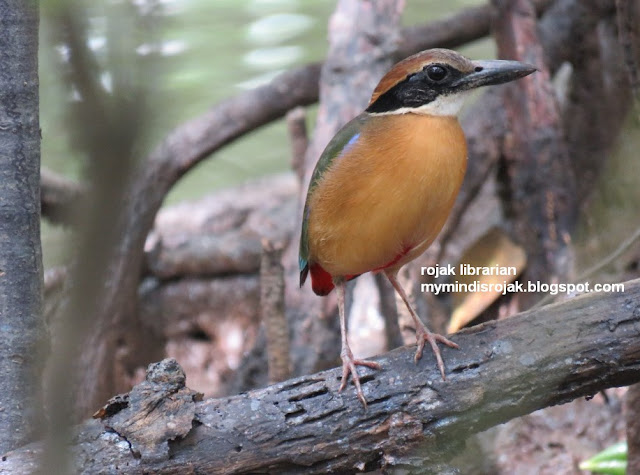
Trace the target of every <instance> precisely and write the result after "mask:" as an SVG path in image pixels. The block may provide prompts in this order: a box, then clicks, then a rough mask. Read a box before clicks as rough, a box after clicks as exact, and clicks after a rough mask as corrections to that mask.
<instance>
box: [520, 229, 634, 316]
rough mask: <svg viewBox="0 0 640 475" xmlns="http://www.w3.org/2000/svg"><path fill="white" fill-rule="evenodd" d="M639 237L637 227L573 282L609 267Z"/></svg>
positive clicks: (549, 297)
mask: <svg viewBox="0 0 640 475" xmlns="http://www.w3.org/2000/svg"><path fill="white" fill-rule="evenodd" d="M638 239H640V228H638V229H636V230H635V231H634V232H633V234H632V235H631V236H629V237H628V238H627V239H625V240H624V241H623V242H622V243H621V244H620V245H619V246H618V247H617V249H616V250H615V251H613V252H612V253H611V254H609V255H608V256H607V257H605V258H604V259H602V260H601V261H600V262H598V263H596V264H594V265H593V266H591V267H589V268H588V269H587V270H585V271H583V272H581V273H580V275H578V277H576V278H575V279H573V280H572V281H571V282H572V283H574V284H575V283H577V282H582V281H583V280H585V279H588V278H589V277H591V276H592V275H594V274H595V273H596V272H598V271H599V270H601V269H603V268H605V267H607V266H608V265H609V264H611V263H612V262H613V261H615V260H616V259H617V258H618V257H620V256H621V255H622V254H623V253H624V252H625V251H626V250H627V249H629V248H630V247H631V246H632V245H633V244H634V243H635V242H636V241H637V240H638ZM557 297H558V296H557V295H551V294H549V295H547V296H545V297H544V298H543V299H542V300H540V301H539V302H538V303H536V304H535V305H534V306H533V308H537V307H541V306H542V305H547V304H548V303H551V302H553V301H554V300H555V299H556V298H557Z"/></svg>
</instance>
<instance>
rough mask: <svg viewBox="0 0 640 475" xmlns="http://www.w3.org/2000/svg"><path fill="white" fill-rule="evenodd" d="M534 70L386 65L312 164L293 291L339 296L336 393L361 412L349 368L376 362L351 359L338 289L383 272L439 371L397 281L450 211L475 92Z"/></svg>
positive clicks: (438, 61) (428, 60)
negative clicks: (465, 116) (463, 115)
mask: <svg viewBox="0 0 640 475" xmlns="http://www.w3.org/2000/svg"><path fill="white" fill-rule="evenodd" d="M534 71H536V68H535V67H533V66H531V65H528V64H525V63H522V62H519V61H508V60H476V61H472V60H470V59H468V58H466V57H465V56H463V55H461V54H459V53H457V52H455V51H452V50H447V49H440V48H436V49H429V50H425V51H421V52H419V53H417V54H415V55H413V56H410V57H408V58H406V59H404V60H402V61H400V62H399V63H397V64H396V65H395V66H393V67H392V68H391V69H390V70H389V71H388V72H387V73H386V74H385V75H384V76H383V77H382V79H381V80H380V82H379V83H378V85H377V86H376V88H375V89H374V91H373V94H372V96H371V100H370V101H369V105H368V106H367V108H366V109H365V110H364V111H363V112H362V113H361V114H359V115H358V116H356V117H355V118H354V119H352V120H351V121H349V122H348V123H347V124H346V125H345V126H344V127H342V128H341V129H340V130H339V131H338V132H337V134H336V135H335V136H334V137H333V139H331V141H330V142H329V144H328V145H327V146H326V148H325V149H324V152H323V153H322V154H321V155H320V157H319V159H318V162H317V164H316V167H315V169H314V171H313V174H312V176H311V180H310V183H309V187H308V192H307V197H306V202H305V206H304V211H303V216H302V227H301V235H300V252H299V269H300V287H302V286H303V285H304V283H305V281H306V279H307V276H308V275H310V276H311V287H312V290H313V292H314V293H315V294H317V295H320V296H325V295H328V294H329V293H330V292H331V291H332V290H333V289H334V288H336V289H337V293H338V311H339V317H340V332H341V351H340V356H341V359H342V380H341V385H340V389H339V391H342V390H343V389H344V388H345V386H346V384H347V380H348V377H349V374H351V378H352V380H353V383H354V385H355V388H356V394H357V397H358V399H360V401H361V402H362V404H363V405H364V407H365V408H366V406H367V402H366V399H365V397H364V394H363V391H362V387H361V384H360V378H359V375H358V371H357V368H356V367H357V366H366V367H369V368H373V369H381V366H380V364H379V363H376V362H373V361H368V360H364V359H356V358H354V356H353V353H352V351H351V348H350V346H349V341H348V338H347V330H346V317H345V283H346V282H347V281H350V280H352V279H355V278H356V277H358V276H360V275H362V274H365V273H367V272H373V273H379V272H382V273H384V275H385V276H386V277H387V278H388V280H389V282H390V283H391V285H392V286H393V288H394V289H395V291H396V292H397V293H398V294H399V296H400V298H401V299H402V301H403V302H404V304H405V305H406V307H407V309H408V311H409V313H410V315H411V318H412V320H413V323H414V325H415V332H416V342H417V350H416V353H415V358H414V359H415V361H416V363H417V361H418V360H419V359H420V358H421V357H422V353H423V349H424V346H425V343H426V342H428V343H429V344H430V346H431V348H432V350H433V352H434V355H435V357H436V361H437V365H438V369H439V370H440V374H441V375H442V378H443V380H444V379H446V377H445V368H444V362H443V360H442V356H441V354H440V349H439V347H438V344H437V343H438V342H439V343H442V344H444V345H446V346H449V347H452V348H458V345H457V344H456V343H455V342H453V341H451V340H449V339H448V338H446V337H445V336H443V335H440V334H437V333H433V332H431V331H430V330H429V329H428V328H427V326H426V325H425V324H424V323H423V322H422V321H421V320H420V318H419V317H418V314H417V313H416V311H415V309H414V308H413V306H412V305H411V303H410V302H409V300H408V298H407V294H406V293H405V291H404V289H403V288H402V286H401V285H400V283H399V282H398V271H399V270H400V268H401V267H402V266H404V265H405V264H407V263H409V262H410V261H412V260H414V259H415V258H417V257H418V256H420V255H421V254H422V253H423V252H424V251H425V250H426V249H427V248H428V247H429V245H430V244H431V243H432V242H433V241H434V239H435V238H436V237H437V235H438V233H439V232H440V230H441V229H442V227H443V226H444V223H445V221H446V219H447V217H448V215H449V213H450V212H451V208H452V207H453V204H454V201H455V199H456V196H457V194H458V191H459V190H460V186H461V185H462V181H463V178H464V175H465V172H466V167H467V144H466V139H465V136H464V132H463V130H462V128H461V126H460V123H459V122H458V114H459V113H460V110H461V108H462V105H463V103H464V101H465V99H467V98H468V97H469V96H470V95H471V93H472V91H473V90H475V89H477V88H479V87H481V86H488V85H496V84H502V83H506V82H509V81H513V80H515V79H519V78H522V77H524V76H527V75H529V74H531V73H533V72H534Z"/></svg>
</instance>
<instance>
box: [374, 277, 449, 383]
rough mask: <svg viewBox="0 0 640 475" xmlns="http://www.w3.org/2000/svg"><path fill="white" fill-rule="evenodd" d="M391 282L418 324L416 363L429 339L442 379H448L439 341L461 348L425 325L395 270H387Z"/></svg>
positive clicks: (416, 324) (414, 321)
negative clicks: (410, 301) (432, 331)
mask: <svg viewBox="0 0 640 475" xmlns="http://www.w3.org/2000/svg"><path fill="white" fill-rule="evenodd" d="M385 274H386V276H387V278H388V279H389V282H391V285H393V288H394V289H396V292H398V294H399V295H400V297H401V298H402V300H403V301H404V304H405V305H406V306H407V308H408V309H409V313H410V314H411V318H413V323H414V324H415V326H416V340H417V344H418V350H417V351H416V356H415V361H416V363H417V362H418V360H419V359H420V358H422V350H424V343H425V341H428V342H429V344H430V345H431V349H433V353H434V354H435V355H436V360H437V361H438V369H440V374H441V375H442V379H447V378H446V377H445V373H444V362H443V361H442V356H441V355H440V348H438V344H437V342H440V343H444V344H445V345H447V346H450V347H451V348H460V347H459V346H458V345H457V344H455V343H454V342H452V341H451V340H448V339H447V338H445V337H443V336H442V335H440V334H438V333H431V332H430V331H429V329H428V328H427V327H426V326H425V324H424V323H422V321H421V320H420V318H418V314H417V313H416V311H415V310H414V309H413V307H412V306H411V304H410V303H409V299H408V298H407V294H406V293H405V292H404V289H403V288H402V286H401V285H400V282H398V278H397V275H396V273H395V272H385Z"/></svg>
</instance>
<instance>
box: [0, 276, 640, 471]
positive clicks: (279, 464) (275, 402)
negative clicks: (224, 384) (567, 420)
mask: <svg viewBox="0 0 640 475" xmlns="http://www.w3.org/2000/svg"><path fill="white" fill-rule="evenodd" d="M624 285H625V291H624V292H621V293H611V294H587V295H582V296H580V297H576V298H573V299H571V300H568V301H565V302H562V303H559V304H554V305H550V306H547V307H543V308H541V309H539V310H534V311H529V312H525V313H522V314H520V315H517V316H515V317H512V318H508V319H505V320H502V321H498V322H489V323H487V324H483V325H479V326H477V327H474V328H471V329H467V330H463V331H461V332H459V333H457V334H456V335H454V337H453V339H454V341H456V343H458V344H459V345H460V347H461V350H459V351H457V350H452V349H449V348H444V349H443V353H444V358H445V361H446V364H447V370H448V371H447V374H448V380H447V381H442V380H441V379H440V377H439V375H438V372H437V369H436V365H435V362H434V360H433V357H432V356H431V355H429V354H425V355H424V356H423V359H422V360H421V361H420V362H419V363H418V365H415V364H414V363H413V348H400V349H397V350H394V351H392V352H390V353H387V354H385V355H382V356H380V357H378V358H377V361H378V362H380V363H381V364H382V366H383V369H382V370H380V371H374V370H364V373H363V376H362V382H363V389H364V391H365V393H366V397H367V400H368V401H369V409H368V410H366V411H365V410H363V408H362V407H361V405H360V404H359V401H358V400H357V398H356V396H355V392H354V390H353V387H352V386H351V385H349V386H348V388H347V389H346V390H345V391H343V392H342V393H338V387H339V386H340V373H341V370H340V369H339V368H336V369H332V370H329V371H324V372H322V373H317V374H314V375H309V376H303V377H300V378H295V379H292V380H289V381H285V382H283V383H279V384H276V385H273V386H270V387H267V388H265V389H260V390H256V391H251V392H249V393H247V394H241V395H238V396H234V397H230V398H223V399H209V400H205V401H203V402H193V401H188V402H187V403H186V404H195V406H196V407H195V411H194V414H195V416H194V418H193V425H192V428H191V430H190V432H189V433H188V434H187V435H186V436H185V437H184V438H183V439H179V440H175V441H170V442H169V448H170V450H169V453H170V456H169V455H165V456H164V457H158V456H154V457H145V456H144V455H142V456H141V457H140V454H139V453H138V455H137V456H134V455H133V454H132V452H131V450H130V448H129V445H128V444H127V443H126V442H125V439H123V438H122V436H121V435H118V434H117V433H114V432H113V430H109V429H107V428H108V427H111V426H110V417H109V416H105V419H104V421H103V423H104V426H102V425H101V424H99V423H98V422H96V421H91V422H86V423H84V424H83V425H82V426H81V427H80V428H79V430H78V435H77V437H76V440H75V446H74V448H73V450H74V454H75V457H76V464H77V468H78V472H79V473H102V472H107V471H110V470H113V469H114V468H115V467H117V468H118V473H149V472H153V473H201V472H206V473H248V472H261V473H294V472H295V473H299V472H300V471H305V473H326V472H327V471H338V472H341V473H353V472H357V471H370V470H373V469H375V468H379V467H384V468H398V467H401V466H402V467H405V468H416V467H418V466H419V467H420V470H422V471H423V473H424V472H427V473H428V472H429V470H430V468H431V469H432V470H437V468H434V467H439V466H440V464H442V463H444V462H446V461H447V460H448V459H450V458H451V457H453V456H454V455H456V453H458V452H459V450H460V449H461V447H462V444H463V442H464V440H465V439H466V438H467V437H468V436H469V435H471V434H474V433H477V432H480V431H482V430H485V429H487V428H489V427H492V426H495V425H497V424H500V423H503V422H506V421H508V420H510V419H512V418H515V417H518V416H521V415H524V414H528V413H530V412H533V411H535V410H537V409H540V408H543V407H548V406H552V405H556V404H562V403H564V402H568V401H570V400H573V399H576V398H579V397H585V396H591V395H593V394H595V393H596V392H598V391H601V390H603V389H605V388H609V387H614V386H623V385H628V384H632V383H635V382H637V381H640V280H634V281H630V282H626V283H625V284H624ZM152 367H153V368H157V365H152ZM148 378H149V376H148ZM154 378H155V379H157V378H158V375H157V374H155V375H154ZM160 379H162V380H173V379H174V378H173V377H172V376H171V375H167V377H166V378H160ZM143 384H145V383H143ZM159 390H160V389H159ZM139 393H140V391H139V390H138V392H137V393H136V394H139ZM132 394H133V393H132ZM148 397H149V398H150V399H152V400H154V401H157V400H158V395H157V392H150V394H149V396H148ZM165 397H167V398H174V396H172V393H171V392H170V391H167V394H166V396H165ZM125 399H126V397H124V399H123V398H120V399H119V400H125ZM172 400H173V399H172ZM142 407H144V406H142ZM116 409H118V408H116ZM107 412H108V411H107ZM148 412H149V413H142V414H140V413H137V412H135V411H131V414H130V415H129V416H128V417H130V418H131V419H132V420H135V421H138V422H137V423H139V419H140V418H145V417H150V418H153V419H154V421H156V419H157V418H166V419H167V421H168V420H169V418H170V415H171V412H170V411H168V412H167V413H165V414H163V413H162V412H160V413H158V412H157V411H148ZM114 414H115V415H114V416H113V417H118V420H119V424H121V425H122V424H123V423H124V422H123V420H122V415H118V410H116V411H115V413H114ZM103 415H104V414H103ZM160 426H162V425H161V424H160ZM149 437H150V439H149V440H146V441H145V440H140V439H138V440H137V442H136V443H137V444H145V443H147V444H148V443H152V444H163V443H166V440H158V439H157V438H154V437H155V436H153V437H152V435H150V436H149ZM144 447H145V450H146V451H147V452H150V453H157V452H156V451H154V448H153V447H150V446H148V445H144ZM132 449H135V448H133V447H132ZM40 450H41V447H40V446H39V445H31V446H28V447H25V448H22V449H19V450H16V451H14V452H10V453H9V454H6V456H5V457H3V462H1V463H0V474H10V473H11V474H15V473H24V472H23V471H22V470H23V469H24V467H28V466H29V462H30V461H31V460H34V458H35V457H37V456H38V454H39V452H40ZM136 457H138V458H136Z"/></svg>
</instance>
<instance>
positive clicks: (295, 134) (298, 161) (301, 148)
mask: <svg viewBox="0 0 640 475" xmlns="http://www.w3.org/2000/svg"><path fill="white" fill-rule="evenodd" d="M287 129H288V131H289V140H290V141H291V168H293V171H294V172H295V173H296V176H297V177H298V181H299V182H300V183H301V185H302V180H303V178H304V156H305V154H306V152H307V147H308V146H309V135H308V133H307V114H306V112H305V110H304V108H302V107H296V108H295V109H293V110H291V111H289V112H288V113H287Z"/></svg>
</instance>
